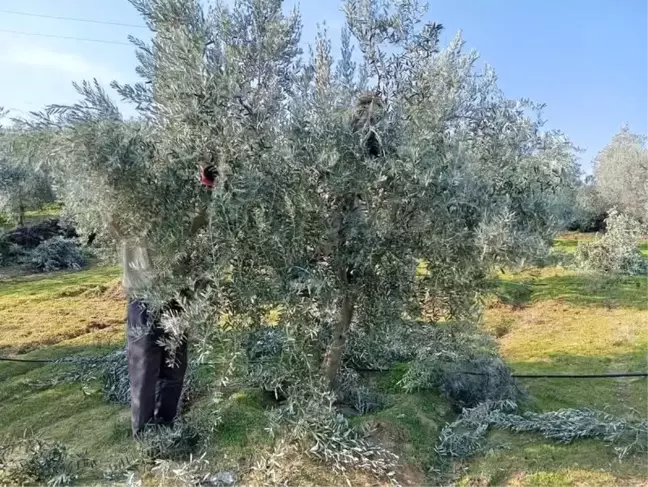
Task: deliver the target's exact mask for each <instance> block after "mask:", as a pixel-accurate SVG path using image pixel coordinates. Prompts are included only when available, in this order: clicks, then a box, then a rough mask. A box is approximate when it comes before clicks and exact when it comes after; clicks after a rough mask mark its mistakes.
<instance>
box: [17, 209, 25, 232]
mask: <svg viewBox="0 0 648 487" xmlns="http://www.w3.org/2000/svg"><path fill="white" fill-rule="evenodd" d="M24 224H25V207H24V206H23V205H20V206H19V207H18V226H19V227H22V226H23V225H24Z"/></svg>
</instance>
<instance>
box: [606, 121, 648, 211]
mask: <svg viewBox="0 0 648 487" xmlns="http://www.w3.org/2000/svg"><path fill="white" fill-rule="evenodd" d="M594 178H595V181H596V188H597V190H598V192H599V193H600V195H601V197H602V198H603V200H604V201H605V203H606V204H607V206H608V209H609V208H612V207H616V208H617V209H618V210H619V211H622V212H624V213H626V214H628V215H629V216H631V217H633V218H635V219H639V220H645V219H646V211H648V206H647V204H648V148H647V147H646V137H645V136H643V135H639V134H634V133H632V132H630V128H629V127H628V125H625V126H623V127H622V128H621V130H620V131H619V133H618V134H616V135H615V136H614V137H613V138H612V141H611V142H610V143H609V144H608V145H607V146H605V148H604V149H603V150H602V151H601V152H600V153H599V154H598V155H597V156H596V159H595V160H594Z"/></svg>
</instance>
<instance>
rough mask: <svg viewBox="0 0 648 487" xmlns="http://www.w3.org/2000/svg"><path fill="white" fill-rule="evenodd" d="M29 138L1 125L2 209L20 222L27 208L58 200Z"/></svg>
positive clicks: (0, 209)
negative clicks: (31, 150) (30, 147)
mask: <svg viewBox="0 0 648 487" xmlns="http://www.w3.org/2000/svg"><path fill="white" fill-rule="evenodd" d="M26 138H27V137H26V136H25V135H23V134H22V133H21V132H20V131H17V130H14V129H8V128H3V127H2V126H0V212H2V213H5V214H6V215H8V216H9V217H10V218H11V220H12V221H13V222H14V223H17V224H20V225H22V224H23V223H24V216H25V212H26V211H27V210H33V209H38V208H40V207H41V206H42V205H44V204H45V203H51V202H52V201H54V191H53V189H52V184H51V177H50V174H49V171H48V170H47V167H46V166H44V165H42V164H41V163H40V162H41V161H38V160H35V158H34V157H33V156H31V155H30V154H29V153H28V152H27V151H26V150H25V144H26V140H25V139H26Z"/></svg>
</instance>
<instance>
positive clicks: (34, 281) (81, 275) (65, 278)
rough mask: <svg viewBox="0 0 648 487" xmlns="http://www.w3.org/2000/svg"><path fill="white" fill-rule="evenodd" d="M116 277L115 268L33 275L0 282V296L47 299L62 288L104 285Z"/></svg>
mask: <svg viewBox="0 0 648 487" xmlns="http://www.w3.org/2000/svg"><path fill="white" fill-rule="evenodd" d="M118 277H119V269H118V268H117V267H91V268H86V269H82V270H79V271H60V272H52V273H48V274H33V275H29V276H24V277H17V278H11V279H5V280H2V281H0V296H34V295H38V294H43V295H44V297H48V296H52V295H55V294H56V293H60V291H61V288H62V287H66V286H91V285H100V284H106V282H108V281H111V280H113V279H116V278H118Z"/></svg>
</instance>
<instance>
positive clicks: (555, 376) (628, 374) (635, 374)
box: [0, 357, 648, 379]
mask: <svg viewBox="0 0 648 487" xmlns="http://www.w3.org/2000/svg"><path fill="white" fill-rule="evenodd" d="M0 362H24V363H38V364H42V363H45V364H67V365H80V363H79V362H78V361H76V362H72V361H66V359H58V360H47V359H20V358H9V357H0ZM88 362H93V363H96V362H97V360H96V359H92V358H88ZM198 365H199V366H200V365H216V364H214V363H212V362H203V363H200V364H198ZM361 370H362V371H365V372H368V371H371V372H383V371H382V370H373V369H361ZM458 373H459V374H467V375H488V374H484V373H483V372H468V371H458ZM511 377H515V378H517V379H609V378H615V377H616V378H618V377H648V372H619V373H614V374H511Z"/></svg>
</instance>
